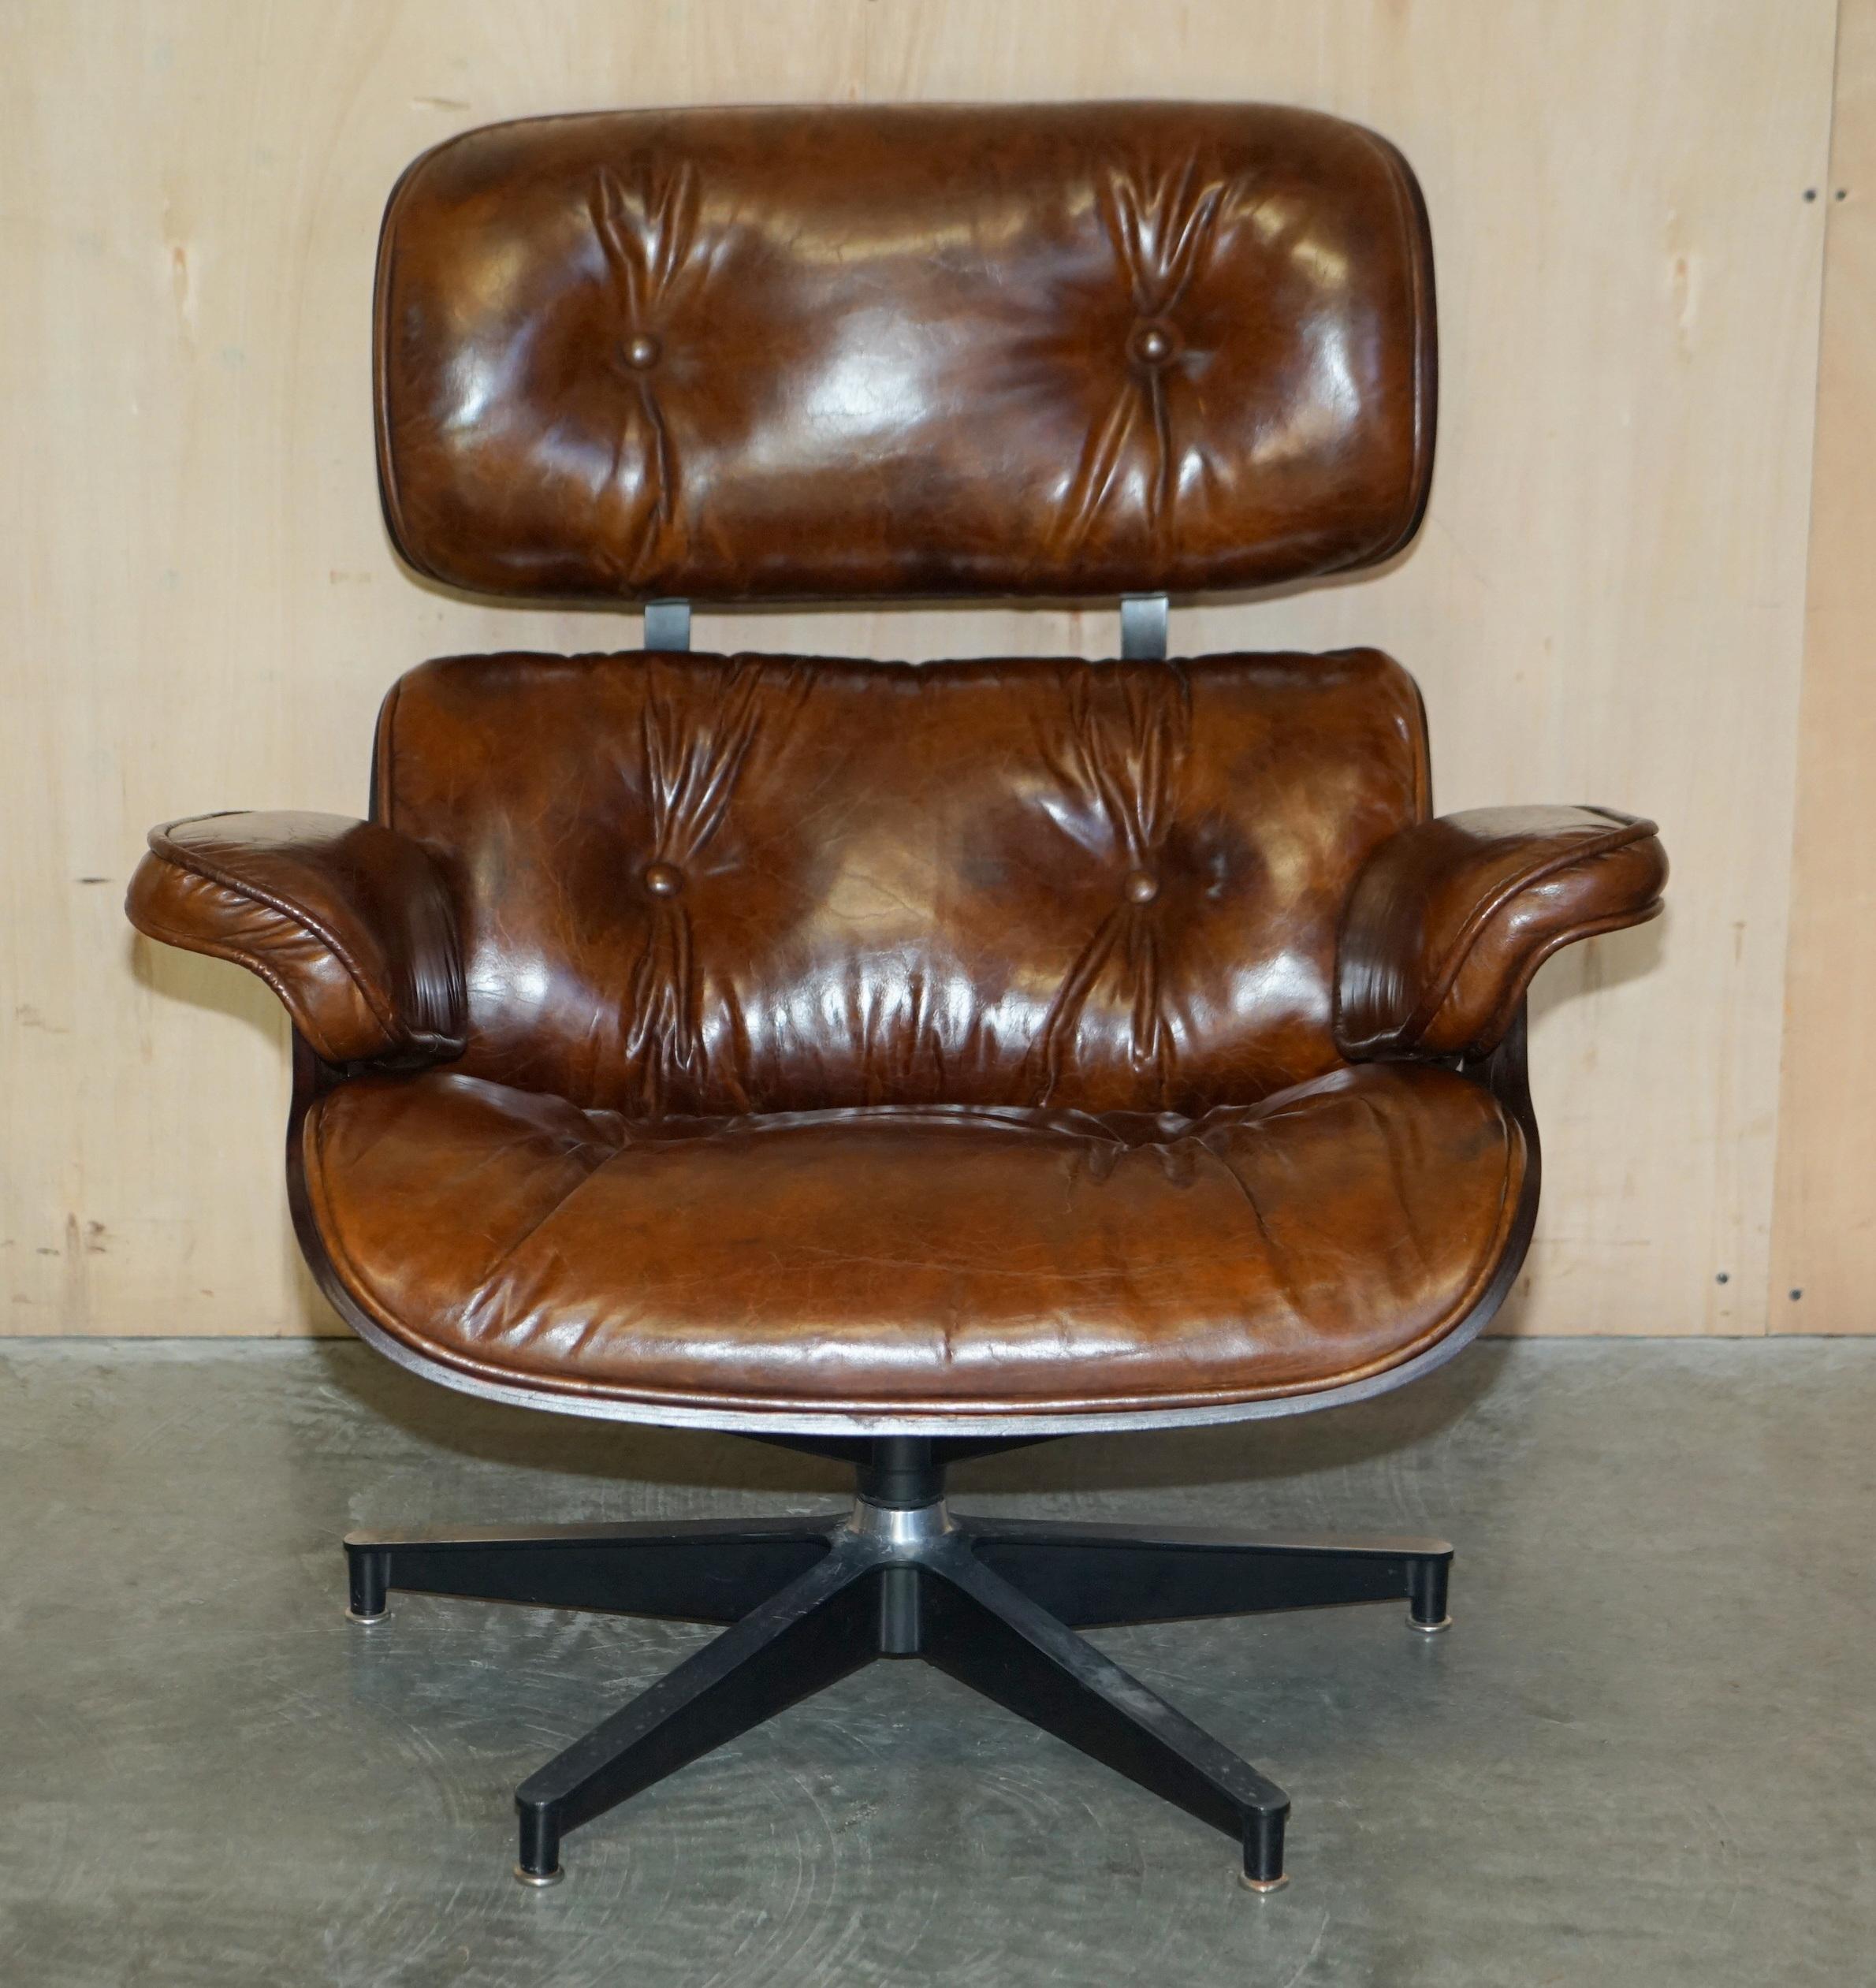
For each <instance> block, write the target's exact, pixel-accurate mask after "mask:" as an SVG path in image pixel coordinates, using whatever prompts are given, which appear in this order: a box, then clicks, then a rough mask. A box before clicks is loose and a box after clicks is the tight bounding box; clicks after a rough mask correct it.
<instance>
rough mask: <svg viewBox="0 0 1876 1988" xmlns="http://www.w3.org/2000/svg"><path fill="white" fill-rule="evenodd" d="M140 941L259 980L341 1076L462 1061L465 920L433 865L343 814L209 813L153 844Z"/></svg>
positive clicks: (163, 833) (137, 885) (403, 840)
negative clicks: (380, 1064)
mask: <svg viewBox="0 0 1876 1988" xmlns="http://www.w3.org/2000/svg"><path fill="white" fill-rule="evenodd" d="M124 908H125V912H126V914H128V918H129V919H130V921H131V923H132V925H135V926H136V929H138V931H140V932H141V933H145V934H146V935H147V936H149V937H150V938H152V939H160V940H162V941H163V942H164V943H165V944H167V945H172V946H181V947H184V949H186V950H187V951H190V952H202V953H209V954H211V955H214V957H215V958H216V959H232V960H233V961H234V962H235V963H236V965H237V966H245V967H246V968H247V969H248V971H249V972H250V973H251V974H259V976H260V977H261V978H262V980H264V981H266V983H267V985H269V986H270V988H273V990H274V992H275V993H276V994H277V995H278V996H280V998H281V1001H282V1002H283V1003H285V1006H286V1009H287V1012H288V1014H291V1015H292V1018H293V1024H294V1026H295V1027H296V1028H297V1029H299V1031H300V1033H301V1034H302V1035H303V1037H305V1038H306V1040H307V1042H309V1043H310V1044H311V1045H312V1047H313V1048H314V1049H315V1051H316V1052H318V1055H321V1056H322V1057H324V1058H325V1059H326V1061H327V1062H329V1063H355V1062H361V1061H363V1060H366V1059H379V1058H394V1059H399V1060H403V1061H412V1062H419V1061H437V1060H441V1059H447V1058H449V1057H452V1056H457V1055H461V1053H462V1050H463V1026H464V1000H463V973H462V966H461V962H460V954H459V951H458V949H457V944H456V917H455V913H454V911H453V910H452V907H451V904H450V900H449V894H448V892H447V890H446V889H445V885H444V882H443V879H442V877H441V875H440V874H439V873H438V872H437V866H436V865H435V863H434V862H433V861H432V859H431V858H430V854H429V853H428V852H427V851H426V850H424V849H422V848H421V847H419V845H418V844H417V843H414V842H412V841H411V840H409V839H408V837H407V836H400V835H399V834H397V833H396V832H395V831H393V830H392V829H389V828H380V827H378V825H376V824H375V823H374V822H369V821H350V820H348V819H347V818H346V817H344V816H343V815H337V814H298V813H295V814H205V815H198V816H195V817H193V818H192V819H190V820H188V821H171V822H167V823H166V824H165V825H163V826H162V827H161V828H153V829H151V832H150V853H149V854H148V855H147V856H146V857H145V858H143V861H142V862H140V864H139V865H138V866H137V869H136V875H135V876H133V877H132V879H131V881H130V892H129V895H128V897H127V899H125V907H124Z"/></svg>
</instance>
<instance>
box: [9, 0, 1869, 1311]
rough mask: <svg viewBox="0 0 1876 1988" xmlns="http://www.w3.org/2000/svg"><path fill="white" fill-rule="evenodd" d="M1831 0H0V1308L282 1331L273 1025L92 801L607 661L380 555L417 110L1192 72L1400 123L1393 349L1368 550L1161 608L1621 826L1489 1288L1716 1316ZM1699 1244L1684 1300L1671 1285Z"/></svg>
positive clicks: (360, 735)
mask: <svg viewBox="0 0 1876 1988" xmlns="http://www.w3.org/2000/svg"><path fill="white" fill-rule="evenodd" d="M1833 12H1834V8H1833V0H1729V4H1727V5H1726V6H1722V7H1715V6H1713V5H1712V4H1711V0H1588V3H1587V4H1584V5H1582V6H1570V7H1562V6H1549V5H1542V4H1536V3H1535V0H1533V3H1532V4H1525V5H1513V4H1506V0H1317V4H1315V5H1312V6H1308V7H1298V6H1294V5H1292V4H1288V0H1190V3H1189V4H1183V5H1170V4H1166V0H1025V4H1022V5H1014V6H1012V5H1010V4H1008V0H921V4H918V5H913V4H910V0H887V3H886V4H877V3H876V0H760V3H758V0H708V3H707V4H704V3H703V0H699V4H695V5H691V6H681V5H674V4H653V0H530V4H529V5H528V6H525V7H516V6H512V5H506V4H503V5H497V4H495V3H494V0H412V3H411V4H405V5H396V4H391V3H390V0H274V4H268V5H262V4H259V0H169V3H168V4H155V3H154V0H151V3H150V4H136V0H116V4H97V5H91V6H86V5H81V4H74V0H10V4H0V28H3V31H4V40H5V44H6V60H5V61H4V63H0V252H3V253H4V256H5V267H6V279H7V280H6V281H5V283H4V284H0V313H4V316H3V317H0V418H3V421H4V426H5V432H6V435H7V437H8V443H7V449H6V460H5V463H4V467H0V476H3V477H4V478H6V482H5V484H4V486H0V488H3V489H4V492H5V497H4V520H3V522H4V527H5V530H4V542H5V543H6V545H7V546H8V547H9V550H10V551H11V552H12V553H13V559H12V561H11V563H10V565H9V584H8V585H7V586H5V587H4V588H0V657H3V658H4V662H3V665H0V666H3V667H4V668H5V669H6V672H7V683H8V691H9V703H8V715H9V720H10V722H9V724H8V726H7V728H6V743H5V746H4V750H5V752H6V757H7V761H8V765H7V768H6V771H7V773H8V776H9V777H8V778H7V779H6V781H5V782H4V783H0V807H3V808H4V810H5V811H6V819H5V822H4V824H3V825H0V834H3V835H4V844H3V846H4V847H5V849H6V893H7V895H6V919H7V926H6V929H7V932H8V933H9V944H8V946H7V948H6V955H5V961H4V965H3V966H0V974H4V978H5V986H4V988H3V989H0V993H3V996H4V1004H3V1005H0V1044H3V1045H4V1047H3V1049H0V1054H3V1055H4V1058H5V1067H4V1069H3V1070H0V1138H3V1140H4V1152H5V1158H4V1166H5V1181H4V1202H3V1204H0V1213H3V1216H4V1223H3V1226H0V1235H3V1236H4V1238H5V1239H6V1251H5V1256H6V1264H7V1283H8V1296H9V1304H8V1305H7V1307H6V1314H7V1322H8V1327H9V1329H11V1330H13V1331H23V1332H148V1333H174V1332H263V1333H277V1332H285V1331H303V1330H308V1329H311V1330H324V1329H327V1327H328V1324H329V1320H328V1315H327V1314H326V1313H325V1312H324V1310H323V1309H322V1307H321V1305H319V1303H318V1301H317V1300H316V1299H315V1298H314V1297H311V1294H310V1293H309V1292H308V1290H307V1286H306V1285H305V1282H304V1280H303V1279H302V1278H301V1277H300V1275H299V1274H298V1271H297V1269H296V1263H295V1259H294V1256H293V1253H292V1245H291V1242H290V1240H289V1238H288V1228H287V1222H286V1216H285V1208H284V1201H283V1197H282V1192H281V1180H280V1170H279V1166H278V1162H277V1148H278V1141H279V1137H280V1130H281V1122H282V1114H283V1108H284V1103H285V1093H286V1072H285V1062H284V1059H283V1054H282V1051H283V1035H282V1029H281V1023H280V1022H279V1020H278V1018H277V1015H276V1014H275V1012H274V1008H273V1006H272V1003H271V1002H270V1000H269V999H268V998H267V997H266V996H265V995H264V993H263V992H262V990H260V989H259V988H258V987H257V986H256V985H254V984H252V983H251V982H249V981H247V980H246V979H245V978H244V977H242V976H241V975H240V974H237V973H236V972H235V971H234V970H232V969H229V968H225V967H222V966H217V965H214V964H211V963H209V962H200V961H195V960H191V959H185V958H184V957H182V956H181V955H177V954H174V953H171V952H169V951H165V950H163V949H162V948H154V947H147V946H146V945H144V944H142V943H141V942H138V941H133V940H132V937H131V936H130V934H129V933H128V929H126V928H125V925H123V923H122V921H121V914H120V911H119V908H118V907H119V900H120V899H121V893H122V888H123V884H124V880H125V876H126V873H127V871H128V868H129V866H131V864H132V862H134V860H135V858H136V853H137V851H138V848H139V847H140V842H141V838H142V835H143V830H144V828H145V827H146V826H147V825H148V824H149V823H151V822H152V821H157V820H159V819H162V818H163V817H166V816H169V815H173V814H177V813H184V812H188V811H190V810H199V809H202V808H207V807H211V806H254V805H261V806H266V805H274V806H311V807H326V808H338V809H345V810H354V809H356V808H357V807H358V806H359V805H360V804H361V802H362V799H363V786H364V777H365V771H366V761H367V753H368V749H369V738H370V720H371V717H372V713H373V711H374V707H375V705H376V704H377V702H378V698H379V696H380V695H381V694H382V691H383V690H384V688H385V686H386V685H387V684H388V683H389V681H390V680H391V679H392V678H393V676H395V675H396V673H397V672H398V671H399V670H400V669H401V668H404V667H405V666H406V665H408V664H409V663H411V662H412V661H415V660H417V659H418V658H419V657H422V656H424V655H426V654H430V653H438V652H441V651H448V650H457V649H473V648H478V647H486V646H515V645H519V644H540V645H543V646H553V647H594V646H608V645H619V644H623V643H629V642H631V641H633V640H634V639H635V627H636V624H635V623H634V622H633V621H631V620H630V619H628V618H626V617H620V616H603V615H583V616H582V615H562V616H548V615H534V614H524V613H516V612H504V611H501V610H494V609H478V608H475V607H472V606H469V605H464V604H463V603H461V602H459V601H454V600H452V599H449V598H445V597H443V596H441V595H440V594H436V593H434V592H431V591H429V590H426V589H425V588H423V587H422V586H419V585H416V584H414V583H412V582H411V580H410V579H408V577H407V576H406V575H404V574H402V573H401V572H400V571H399V570H398V569H397V568H396V565H395V564H394V563H393V560H392V558H391V557H390V554H389V551H388V549H387V548H386V545H385V538H384V534H383V531H382V527H381V525H380V523H379V520H378V513H377V509H376V504H375V498H374V491H373V486H372V477H371V466H370V440H371V437H370V400H369V396H368V393H367V344H368V340H367V323H368V313H367V304H368V298H369V294H370V281H371V251H372V247H373V240H374V229H375V225H376V222H377V218H378V210H379V208H380V207H381V205H382V201H383V199H384V196H385V193H386V192H387V190H388V189H389V186H390V184H391V183H392V181H393V178H394V177H395V176H396V173H397V172H398V170H399V169H400V167H401V166H403V165H404V162H406V161H407V160H408V158H410V157H411V155H412V154H414V153H415V152H416V151H419V149H421V148H422V147H423V146H425V145H426V144H428V143H431V142H433V141H434V140H437V139H438V138H440V137H442V136H445V135H446V134H448V133H449V132H452V131H455V130H458V129H461V128H466V127H467V126H469V125H475V124H478V123H482V122H484V121H488V120H490V119H493V118H498V117H512V116H516V115H520V114H527V113H530V112H539V111H547V110H567V109H577V108H582V107H589V106H604V105H611V104H623V103H650V102H683V101H693V100H694V101H733V100H738V99H743V100H750V99H795V100H802V101H815V100H826V99H857V98H870V99H900V98H927V99H944V98H951V99H975V98H998V99H1024V98H1046V97H1075V96H1122V95H1164V96H1174V97H1176V96H1182V95H1186V96H1226V97H1229V96H1241V97H1260V98H1267V99H1275V100H1279V101H1289V102H1299V103H1305V104H1311V105H1316V106H1320V107H1323V108H1325V109H1328V110H1336V111H1339V112H1342V113H1344V114H1348V115H1351V116H1353V117H1358V118H1361V119H1364V120H1365V121H1368V122H1370V123H1372V124H1373V125H1375V126H1377V127H1378V128H1380V129H1382V130H1383V131H1384V132H1387V133H1388V134H1389V135H1390V136H1392V137H1393V138H1394V139H1395V140H1397V141H1398V142H1399V143H1401V145H1402V146H1403V147H1405V150H1406V151H1407V152H1408V154H1409V156H1410V157H1411V158H1413V161H1414V162H1415V164H1416V166H1417V168H1418V169H1419V170H1420V174H1421V177H1422V178H1423V180H1424V183H1425V185H1426V189H1427V195H1428V199H1429V203H1430V205H1431V211H1432V216H1433V222H1434V227H1435V236H1436V239H1437V244H1438V254H1439V281H1440V287H1441V293H1442V294H1441V303H1442V336H1443V344H1444V359H1445V391H1444V393H1443V396H1442V398H1443V417H1444V420H1443V434H1442V456H1441V463H1440V467H1439V473H1438V477H1437V481H1436V487H1435V493H1434V501H1433V507H1432V511H1431V517H1430V520H1429V523H1428V527H1427V531H1426V532H1425V534H1424V537H1423V538H1422V540H1421V542H1420V545H1418V547H1417V548H1416V549H1415V550H1414V551H1413V552H1412V553H1410V554H1409V555H1408V556H1407V557H1405V558H1404V559H1402V560H1400V561H1398V562H1397V563H1396V564H1395V565H1394V567H1393V568H1390V569H1389V570H1387V571H1383V572H1382V573H1380V574H1378V575H1374V576H1372V577H1369V578H1367V579H1361V580H1358V581H1354V582H1351V583H1347V584H1345V585H1340V586H1329V587H1325V588H1320V589H1317V590H1314V591H1299V592H1296V593H1293V594H1286V595H1283V596H1282V597H1280V598H1274V599H1264V600H1260V601H1239V602H1232V603H1227V604H1221V605H1212V606H1210V607H1208V608H1207V609H1204V610H1203V611H1193V612H1182V613H1181V614H1179V615H1178V617H1177V622H1176V631H1175V632H1176V638H1177V639H1178V642H1180V643H1181V644H1182V646H1186V647H1197V646H1241V647H1258V646H1271V645H1278V644H1288V643H1302V644H1307V645H1310V646H1327V645H1331V644H1334V643H1337V642H1346V641H1353V640H1364V641H1377V642H1382V643H1384V644H1386V645H1387V646H1389V647H1390V648H1392V649H1393V650H1394V651H1395V652H1396V653H1398V654H1399V655H1400V656H1401V657H1402V658H1403V660H1405V661H1406V662H1407V663H1408V664H1409V666H1410V667H1412V668H1413V669H1414V670H1415V671H1416V672H1417V673H1418V674H1419V675H1420V678H1421V679H1422V681H1423V683H1424V684H1425V686H1426V688H1427V694H1428V699H1429V703H1430V705H1431V712H1432V717H1433V721H1434V728H1435V742H1436V747H1435V750H1436V765H1437V769H1438V772H1439V783H1440V799H1441V801H1442V804H1443V805H1446V806H1465V805H1468V804H1471V803H1472V802H1483V801H1485V800H1487V799H1502V800H1512V801H1515V800H1525V799H1533V800H1535V799H1554V800H1578V799H1583V800H1593V801H1599V802H1608V803H1611V804H1614V805H1616V806H1628V807H1637V808H1641V809H1644V810H1649V811H1651V812H1654V813H1657V814H1658V816H1659V817H1660V818H1661V819H1662V824H1663V827H1664V831H1665V832H1666V836H1667V839H1668V842H1669V847H1670V849H1671V851H1672V853H1673V858H1674V861H1675V864H1676V877H1675V881H1674V884H1673V886H1672V887H1671V888H1672V891H1673V897H1672V909H1671V910H1670V913H1669V917H1668V918H1667V920H1666V921H1665V922H1664V923H1663V924H1662V925H1657V926H1655V927H1651V928H1650V929H1647V931H1645V932H1643V933H1640V934H1635V935H1627V936H1622V937H1619V938H1617V939H1613V940H1606V941H1603V942H1601V943H1599V944H1597V945H1595V946H1592V947H1588V948H1583V949H1578V950H1577V951H1574V952H1573V953H1571V954H1569V955H1565V959H1563V960H1562V961H1561V962H1559V963H1558V964H1556V965H1554V966H1551V967H1550V968H1548V969H1547V970H1546V973H1545V975H1544V977H1543V979H1542V981H1540V983H1539V995H1538V998H1537V1007H1538V1021H1537V1026H1536V1028H1535V1043H1534V1048H1535V1059H1536V1066H1537V1072H1536V1074H1537V1089H1538V1093H1539V1106H1540V1109H1541V1111H1542V1112H1543V1118H1544V1122H1545V1125H1546V1129H1547V1134H1548V1147H1549V1167H1548V1172H1549V1180H1548V1185H1547V1198H1546V1206H1545V1212H1544V1216H1543V1227H1542V1233H1541V1236H1540V1240H1539V1245H1538V1247H1537V1249H1536V1251H1535V1253H1534V1256H1533V1258H1532V1270H1531V1274H1530V1275H1529V1277H1528V1279H1527V1284H1528V1290H1527V1291H1526V1292H1525V1293H1524V1295H1523V1297H1522V1298H1521V1303H1520V1305H1519V1307H1518V1308H1517V1312H1516V1317H1517V1322H1518V1323H1521V1324H1522V1325H1523V1326H1524V1327H1525V1328H1527V1329H1530V1330H1542V1331H1675V1332H1701V1331H1759V1330H1762V1329H1763V1325H1764V1309H1763V1303H1762V1297H1763V1293H1764V1291H1765V1290H1766V1263H1767V1228H1768V1217H1769V1210H1770V1200H1771V1191H1772V1169H1773V1145H1774V1119H1775V1105H1776V1099H1777V1081H1778V1014H1779V1008H1780V1002H1781V993H1782V985H1783V973H1784V940H1785V907H1786V897H1787V888H1788V880H1789V846H1790V818H1791V810H1792V768H1793V754H1794V750H1795V728H1796V708H1797V697H1798V684H1799V675H1800V658H1801V647H1802V638H1803V625H1802V616H1803V581H1804V549H1805V512H1806V508H1807V506H1806V499H1807V490H1808V488H1809V479H1810V471H1811V449H1810V441H1811V408H1812V396H1813V390H1814V376H1815V355H1816V343H1817V318H1818V288H1819V269H1820V260H1821V254H1822V236H1823V231H1824V226H1825V222H1824V212H1825V203H1811V204H1806V203H1803V202H1802V200H1801V199H1800V194H1801V191H1802V189H1803V187H1805V186H1806V185H1807V184H1815V183H1817V182H1818V180H1819V178H1820V177H1821V176H1822V172H1823V169H1824V163H1825V147H1826V136H1827V131H1828V121H1829V95H1830V68H1831V51H1832V34H1833ZM698 638H699V640H700V642H705V643H710V644H718V643H728V642H743V643H753V644H759V645H761V646H773V647H783V646H791V645H798V646H803V647H808V648H813V649H817V650H851V651H853V652H854V653H870V654H879V655H894V654H898V655H910V656H915V657H929V656H932V655H938V654H944V653H982V652H992V653H996V652H1001V653H1046V652H1049V651H1059V650H1070V651H1084V652H1088V653H1096V652H1100V651H1111V647H1112V644H1113V640H1114V631H1113V626H1112V624H1111V620H1109V619H1108V618H1107V617H1106V616H1080V615H1076V614H1072V613H1066V612H1053V611H1049V612H1031V613H1026V614H1025V613H1020V612H1014V611H1007V610H1000V609H999V610H988V609H986V610H973V609H953V610H932V611H921V612H912V613H904V612H901V613H895V614H887V613H881V612H845V613H830V614H822V615H813V616H810V615H801V614H791V615H787V616H743V617H738V618H736V619H735V620H731V618H729V617H726V616H716V615H713V614H711V613H709V612H704V613H702V615H701V616H700V620H699V627H698ZM1722 1271H1725V1273H1726V1275H1727V1278H1728V1280H1729V1281H1728V1282H1726V1283H1724V1284H1722V1283H1717V1282H1716V1278H1717V1276H1718V1274H1719V1273H1720V1272H1722Z"/></svg>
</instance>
